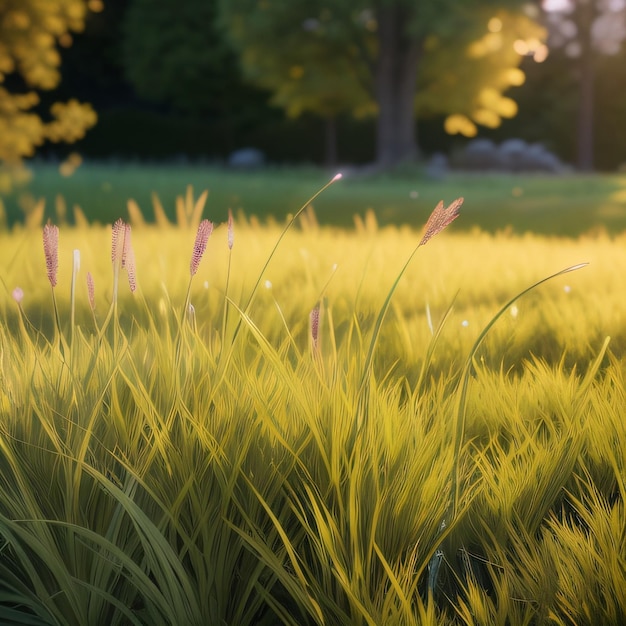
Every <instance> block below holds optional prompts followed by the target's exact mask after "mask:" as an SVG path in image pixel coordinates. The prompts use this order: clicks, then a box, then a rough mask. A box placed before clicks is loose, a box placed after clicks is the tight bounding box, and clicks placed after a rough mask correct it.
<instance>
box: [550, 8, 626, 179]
mask: <svg viewBox="0 0 626 626" xmlns="http://www.w3.org/2000/svg"><path fill="white" fill-rule="evenodd" d="M542 5H543V8H544V10H545V11H546V23H547V25H548V29H549V34H550V38H549V45H550V48H552V49H553V50H559V51H561V52H562V55H561V62H562V63H563V65H564V66H565V67H567V69H568V71H569V72H570V73H571V75H572V77H573V78H574V81H575V83H576V84H577V87H578V94H577V98H576V99H577V102H578V107H577V122H576V140H577V142H576V150H577V159H576V160H577V165H578V168H579V169H580V170H583V171H590V170H592V169H593V166H594V143H595V140H594V126H595V123H594V117H595V115H594V106H595V102H596V101H597V98H596V89H597V83H598V80H600V82H602V76H601V75H602V73H603V70H604V71H606V70H607V69H608V68H609V67H611V66H613V67H614V69H617V67H615V63H611V59H610V57H613V58H615V57H618V56H619V54H620V52H621V50H622V44H623V42H624V40H625V39H626V1H624V0H543V2H542ZM607 57H608V58H607ZM622 73H623V72H620V71H615V72H611V76H612V77H613V79H615V78H618V77H619V76H620V75H621V74H622Z"/></svg>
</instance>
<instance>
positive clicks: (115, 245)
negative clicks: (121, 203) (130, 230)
mask: <svg viewBox="0 0 626 626" xmlns="http://www.w3.org/2000/svg"><path fill="white" fill-rule="evenodd" d="M123 232H124V220H123V219H122V218H121V217H120V218H119V219H118V220H116V222H115V224H113V227H112V232H111V262H112V263H113V265H115V264H116V263H117V262H118V261H119V262H121V260H122V252H123V247H124V242H123V241H120V238H121V236H122V233H123Z"/></svg>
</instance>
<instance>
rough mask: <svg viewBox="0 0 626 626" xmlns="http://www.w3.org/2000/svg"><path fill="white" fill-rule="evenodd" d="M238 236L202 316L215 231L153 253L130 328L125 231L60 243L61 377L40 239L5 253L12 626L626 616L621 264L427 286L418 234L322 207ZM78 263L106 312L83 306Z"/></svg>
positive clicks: (3, 539)
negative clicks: (351, 226) (114, 259)
mask: <svg viewBox="0 0 626 626" xmlns="http://www.w3.org/2000/svg"><path fill="white" fill-rule="evenodd" d="M201 201H203V197H202V196H201V198H200V200H198V201H197V202H195V203H194V200H193V195H192V194H191V193H189V194H188V197H187V198H186V199H185V200H184V201H183V200H182V199H181V201H180V205H181V207H182V208H181V210H180V213H181V215H183V214H184V215H185V216H189V215H190V214H192V213H193V212H194V206H201V204H200V202H201ZM305 206H306V205H305ZM303 217H304V219H302V218H303ZM181 221H183V220H182V218H181ZM298 223H300V224H301V226H302V228H301V229H299V230H296V229H291V230H290V231H289V232H288V233H287V232H286V229H287V228H288V227H289V226H291V225H292V224H293V225H297V224H298ZM227 235H228V231H227V227H226V225H219V226H217V227H216V228H215V231H214V232H213V234H212V235H211V238H210V239H209V242H208V246H207V249H206V253H205V258H204V259H203V260H202V263H201V264H200V266H199V269H198V272H197V274H196V276H195V278H194V279H193V284H192V286H191V287H192V288H191V292H190V302H191V304H193V307H194V308H193V309H187V308H186V307H183V303H184V302H185V294H186V293H187V285H188V284H189V280H190V276H189V257H191V252H192V244H193V241H194V240H193V236H194V233H193V230H191V229H189V228H186V227H183V228H173V227H171V226H166V225H162V226H161V227H159V228H155V227H149V226H143V227H137V228H134V229H133V245H134V248H135V255H134V256H135V259H136V268H137V278H138V285H139V287H138V290H137V292H136V293H135V294H130V293H127V292H126V291H124V290H123V289H122V287H121V281H120V287H119V289H120V294H119V301H118V306H117V309H116V310H115V309H112V308H111V306H110V303H111V302H112V300H115V299H114V298H113V297H112V295H111V290H112V285H113V284H114V278H113V272H112V270H111V255H109V254H108V252H106V250H107V248H108V243H109V241H110V231H109V229H105V228H100V227H92V228H89V229H74V230H72V229H69V228H62V229H61V233H60V246H61V247H60V249H59V277H58V285H57V287H56V288H55V289H56V290H57V292H58V293H57V303H58V309H59V319H60V331H61V334H62V336H63V337H64V338H67V344H65V345H64V347H63V351H61V349H60V345H63V344H62V343H61V344H58V343H57V342H56V341H55V340H54V339H50V338H52V337H53V336H54V331H53V327H54V313H53V312H52V308H51V307H50V306H49V305H48V304H47V303H49V300H50V294H49V291H48V290H49V289H50V286H49V284H48V283H47V280H46V273H45V269H44V268H45V266H44V261H43V255H42V256H41V257H40V260H39V262H37V257H36V255H34V254H33V250H34V249H35V248H36V247H38V246H40V245H41V239H40V234H39V233H37V234H36V235H35V234H34V233H32V232H29V231H19V230H16V231H15V232H14V233H13V234H12V235H11V236H9V235H7V234H4V233H2V234H0V264H1V266H2V267H3V281H4V282H5V285H4V286H5V288H6V289H5V295H4V296H3V297H2V298H0V469H1V471H0V548H1V549H0V619H1V620H2V621H4V622H8V623H20V622H22V623H32V624H56V625H58V624H73V625H74V624H75V625H82V624H90V625H91V624H93V625H94V626H98V625H99V624H114V625H115V624H120V625H121V624H128V623H131V624H152V625H159V624H163V625H165V624H181V623H185V624H198V625H200V624H220V623H224V624H233V625H235V624H237V625H238V626H239V625H241V626H245V625H246V624H276V623H284V624H291V625H296V624H298V625H302V624H323V623H324V624H346V625H347V624H371V625H375V626H377V625H380V624H407V625H408V624H411V625H414V624H433V625H434V624H448V623H449V624H453V623H459V620H461V621H462V622H463V623H467V624H493V623H500V624H527V623H530V622H541V621H542V620H543V621H547V620H551V621H553V622H555V623H562V624H567V623H590V624H591V623H598V622H602V621H604V622H612V623H619V621H620V620H621V619H623V617H624V606H623V601H622V597H623V594H621V593H620V591H621V589H622V588H623V586H624V583H625V582H626V568H625V563H626V552H625V551H626V545H625V544H624V533H623V527H624V495H625V492H626V489H625V488H624V485H625V483H626V457H625V456H624V455H625V452H624V451H625V450H626V445H625V444H626V430H625V426H624V420H623V418H622V413H623V407H624V406H625V404H626V384H625V380H624V375H625V374H626V371H625V370H624V364H623V362H621V361H620V360H619V359H618V358H617V357H616V356H614V355H613V354H611V353H610V352H609V353H606V354H605V352H604V350H605V349H606V345H605V344H604V335H605V334H606V333H607V332H611V333H612V334H615V335H616V339H617V340H618V342H616V345H617V347H615V346H614V353H615V354H619V353H620V348H619V340H620V336H619V333H620V329H622V331H621V332H622V338H621V340H622V341H623V328H625V327H626V326H625V325H624V315H625V311H626V307H625V306H624V297H623V294H622V292H621V290H618V289H615V284H614V280H615V268H616V267H621V266H622V265H624V263H625V262H626V259H625V257H624V254H625V253H624V250H625V248H624V245H623V239H615V240H611V239H609V238H606V237H604V238H599V239H582V240H580V241H571V242H567V241H558V242H557V240H547V239H541V238H537V237H531V236H526V237H523V238H517V237H511V236H505V235H502V234H501V235H499V236H496V237H490V236H487V235H483V234H480V233H473V234H470V235H458V234H452V235H449V236H446V235H445V234H444V235H442V236H438V237H437V238H436V239H435V240H434V241H432V242H429V244H428V247H424V248H423V249H420V251H419V252H420V254H419V255H416V258H415V259H414V261H413V263H412V264H411V266H409V267H408V268H406V267H405V262H406V259H407V258H409V257H410V256H412V251H413V250H414V249H415V246H416V245H417V244H418V242H419V241H420V235H419V234H418V233H416V232H414V231H413V230H411V229H408V228H403V229H397V228H396V229H392V228H385V229H378V228H377V226H376V222H375V219H374V218H373V217H369V218H367V219H366V220H365V221H363V222H362V225H361V227H360V230H359V232H358V234H354V233H352V234H348V233H346V232H345V231H340V230H336V229H330V228H320V227H319V226H318V225H317V224H316V222H315V220H314V217H313V215H312V214H311V213H307V212H305V211H304V207H303V209H302V210H301V212H300V217H299V218H297V219H293V220H290V221H288V222H287V226H285V227H283V226H281V225H276V224H274V225H269V226H266V227H260V226H259V225H258V223H257V222H255V220H252V219H251V220H249V221H247V220H245V218H244V217H243V216H242V215H240V216H239V218H238V219H237V222H236V224H235V239H234V246H233V248H232V251H230V250H229V249H228V236H227ZM278 243H280V246H277V244H278ZM72 248H80V249H81V252H82V266H83V268H84V270H88V271H90V273H91V274H92V275H93V278H94V283H95V310H94V311H93V312H92V311H91V309H90V307H89V305H88V298H87V293H86V290H84V289H83V288H80V287H79V288H78V289H76V290H75V294H76V295H75V297H76V302H74V300H73V299H71V300H68V296H67V293H66V292H67V291H68V287H69V286H70V283H71V280H70V278H69V268H70V265H71V263H70V258H71V250H72ZM185 249H187V250H188V251H189V257H187V256H186V255H185V254H184V253H183V254H182V255H181V250H183V251H184V250H185ZM476 250H480V254H476ZM583 254H584V255H585V256H586V257H587V258H588V259H589V260H591V261H592V263H591V265H590V267H589V268H586V269H585V270H584V271H582V272H579V273H576V274H571V275H567V281H568V283H567V284H566V285H564V284H563V282H564V280H565V277H563V276H558V277H556V278H554V279H553V280H552V281H551V282H549V283H548V284H546V285H543V286H542V287H541V288H540V289H539V290H536V291H534V292H533V293H531V294H526V295H525V296H524V297H523V298H522V299H520V300H519V301H517V302H516V306H517V307H518V308H517V309H516V310H515V313H513V310H512V309H510V308H507V309H506V312H505V313H503V314H502V315H501V316H500V318H499V319H498V320H497V323H496V324H495V325H493V327H491V324H490V320H492V319H493V316H494V314H495V313H496V311H497V310H498V308H499V307H500V306H501V305H502V303H503V302H506V301H507V299H509V298H511V297H513V296H514V295H515V294H516V293H521V292H522V291H523V290H524V288H525V287H527V286H528V285H529V284H532V283H534V282H536V281H537V280H539V279H540V278H541V276H544V275H546V274H547V273H548V272H547V271H546V269H547V268H548V267H549V268H550V269H552V268H554V267H556V268H558V267H564V266H565V265H567V261H569V263H571V262H572V261H577V260H579V259H580V256H581V255H583ZM566 259H567V261H566ZM231 261H232V267H231ZM418 261H421V262H418ZM334 263H337V264H338V266H337V268H335V267H334V266H333V264H334ZM403 268H405V269H403ZM433 268H436V269H435V270H433ZM400 272H403V276H402V280H401V281H400V282H398V281H397V280H396V277H397V276H398V275H399V273H400ZM203 281H207V282H206V284H204V283H203ZM18 283H19V284H20V287H22V289H23V291H24V296H23V299H21V298H20V296H19V294H16V296H17V299H18V300H19V301H20V302H19V303H16V302H14V301H12V300H11V298H10V295H9V292H10V291H11V290H12V289H13V287H14V286H15V285H17V284H18ZM564 286H565V287H568V289H564ZM459 287H461V290H460V293H459V294H458V296H457V297H456V300H454V309H453V310H452V311H449V304H450V303H451V302H452V300H453V299H454V294H455V292H457V291H458V290H459ZM389 290H391V291H389ZM72 292H74V290H73V289H72ZM391 292H393V293H394V298H393V300H392V301H391V300H390V298H389V297H386V296H387V294H388V293H391ZM318 303H319V304H320V313H321V315H320V320H321V321H320V326H319V335H318V342H317V346H316V347H314V346H313V345H312V344H311V337H310V332H311V331H310V329H309V312H310V311H311V309H312V308H314V307H315V306H316V305H317V304H318ZM74 306H76V311H75V316H74V315H72V314H71V310H72V309H73V307H74ZM183 308H185V310H183ZM227 310H228V311H229V315H228V318H227V319H226V318H225V311H227ZM387 311H388V316H387V318H386V320H385V321H384V323H380V324H378V322H377V320H378V319H382V318H381V317H380V316H381V315H384V313H385V312H387ZM427 311H428V313H427ZM508 312H510V315H509V314H508ZM431 318H432V320H434V326H437V322H438V321H439V320H442V319H445V320H446V321H445V324H443V326H442V328H441V329H440V332H435V338H436V342H437V343H436V345H435V346H434V347H433V349H432V350H429V341H430V340H431V338H432V337H433V335H432V334H431V330H430V328H429V322H428V320H429V319H431ZM464 321H466V322H468V323H467V324H464V323H463V322H464ZM481 327H487V328H489V335H488V336H487V337H486V338H485V339H484V341H483V337H482V336H481V334H480V331H479V329H480V328H481ZM433 330H434V329H433ZM613 331H615V333H614V332H613ZM378 333H380V340H379V341H378V342H376V345H377V348H376V350H375V351H374V353H373V357H372V356H369V355H368V348H369V346H370V345H373V341H372V339H373V337H372V335H373V334H374V335H376V334H378ZM70 338H73V339H70ZM375 338H376V337H374V339H375ZM477 338H478V341H479V344H480V346H478V345H477V347H476V348H475V349H472V347H471V346H472V345H473V344H475V343H476V339H477ZM531 352H533V353H534V354H535V356H534V357H531V356H530V354H531ZM468 355H469V356H470V360H471V361H472V363H471V365H472V368H471V376H469V377H468V378H467V381H468V385H467V386H466V387H465V388H464V391H463V393H464V396H463V403H462V406H463V419H464V428H463V433H462V435H463V436H462V437H461V438H459V437H458V433H459V429H458V427H455V415H458V405H457V398H458V395H457V394H458V382H459V380H462V378H461V372H462V368H463V363H464V362H465V360H466V359H467V357H468ZM370 359H371V368H370ZM572 362H574V363H576V365H575V366H572V365H571V363H572ZM364 368H365V369H367V370H368V372H369V374H368V376H367V393H366V394H363V393H362V388H363V387H362V380H363V371H364ZM359 415H361V416H363V415H367V419H362V420H361V421H360V423H361V427H360V428H355V416H359ZM453 476H457V483H458V485H460V487H461V488H460V489H459V490H458V503H457V504H458V506H457V508H456V514H455V515H454V516H450V511H451V507H452V504H453V501H454V495H455V494H454V490H453ZM436 555H437V558H439V557H440V558H441V565H440V568H439V574H438V575H437V576H434V575H433V576H430V577H429V571H430V572H432V565H433V563H434V562H435V561H433V557H434V556H436ZM457 557H458V559H457ZM429 578H430V581H431V583H432V586H431V589H430V591H429V590H428V582H429Z"/></svg>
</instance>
